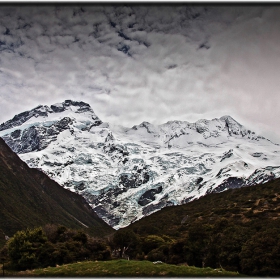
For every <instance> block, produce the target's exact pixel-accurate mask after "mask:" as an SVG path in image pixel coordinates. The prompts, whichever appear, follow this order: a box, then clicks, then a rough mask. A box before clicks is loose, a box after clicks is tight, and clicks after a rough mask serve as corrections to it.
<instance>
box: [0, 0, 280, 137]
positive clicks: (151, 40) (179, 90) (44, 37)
mask: <svg viewBox="0 0 280 280" xmlns="http://www.w3.org/2000/svg"><path fill="white" fill-rule="evenodd" d="M279 41H280V8H279V7H278V6H276V7H273V6H247V7H246V6H242V7H239V6H237V5H234V6H229V5H227V6H221V5H215V6H209V5H208V6H207V5H197V6H194V5H188V4H178V5H169V6H168V5H155V6H152V5H145V4H137V5H136V4H135V5H132V4H116V5H113V4H110V5H109V4H106V5H105V4H104V5H102V4H99V5H97V4H94V5H93V4H92V5H89V4H87V5H84V6H78V5H77V6H74V5H69V6H66V5H52V4H48V5H46V6H42V5H40V6H34V5H31V4H30V5H22V6H20V5H18V6H16V5H11V6H5V5H1V7H0V94H1V102H0V108H1V116H0V118H1V119H0V121H1V122H3V121H6V120H7V119H9V118H11V117H12V116H13V115H14V114H16V113H19V112H22V111H24V110H28V109H30V108H32V107H35V106H37V105H38V104H49V105H50V104H52V103H55V102H61V101H63V100H64V99H70V98H72V99H77V100H83V101H85V102H88V103H90V105H91V106H92V108H93V110H94V111H95V112H96V113H97V115H98V116H99V117H100V118H101V119H102V120H103V121H108V122H113V123H116V124H123V125H125V126H132V125H134V124H137V123H140V122H142V121H150V122H152V123H158V124H159V123H163V122H166V121H168V120H174V119H178V120H188V121H196V120H197V119H199V118H214V117H220V116H222V115H225V114H229V115H232V116H233V117H234V118H236V119H237V120H238V121H240V122H241V123H243V124H245V125H247V126H249V127H252V128H253V129H256V130H257V132H260V133H261V132H265V133H267V135H268V136H270V137H272V138H273V139H277V140H278V139H280V135H279V134H278V133H277V131H280V124H279V122H278V119H279V117H280V113H279V110H278V109H277V108H278V106H277V105H278V103H279V97H278V96H279V94H278V91H279V88H280V87H279V86H280V82H279V81H280V80H279V78H278V77H279V74H280V67H279V66H280V55H279V52H280V50H279V43H280V42H279ZM268 131H274V133H268ZM279 142H280V141H279Z"/></svg>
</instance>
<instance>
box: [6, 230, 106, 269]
mask: <svg viewBox="0 0 280 280" xmlns="http://www.w3.org/2000/svg"><path fill="white" fill-rule="evenodd" d="M1 253H2V255H3V257H6V259H7V260H9V265H10V267H11V268H13V269H17V270H25V269H34V268H38V267H47V266H56V265H62V264H66V263H72V262H77V261H84V260H109V259H110V256H111V254H110V250H109V248H108V246H107V244H106V243H105V242H104V241H102V240H99V239H95V238H93V237H90V236H89V235H87V234H85V233H84V232H83V231H80V230H72V229H67V228H66V227H64V226H56V225H46V226H45V227H43V228H42V227H38V228H34V229H27V230H23V231H18V232H17V233H16V234H15V235H14V236H13V237H12V238H11V239H10V240H9V241H8V243H7V244H6V245H5V246H4V248H3V249H2V252H1Z"/></svg>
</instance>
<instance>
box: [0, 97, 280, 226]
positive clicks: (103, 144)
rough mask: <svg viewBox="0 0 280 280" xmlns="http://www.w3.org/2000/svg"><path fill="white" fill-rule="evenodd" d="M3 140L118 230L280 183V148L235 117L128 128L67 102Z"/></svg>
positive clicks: (32, 116)
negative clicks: (194, 203) (180, 207)
mask: <svg viewBox="0 0 280 280" xmlns="http://www.w3.org/2000/svg"><path fill="white" fill-rule="evenodd" d="M0 136H1V137H2V138H3V139H4V140H5V141H6V143H7V144H8V145H9V146H10V147H11V148H12V149H13V150H14V151H15V152H17V153H18V154H19V155H20V157H21V158H22V159H23V160H24V161H25V162H26V163H27V164H28V165H29V166H30V167H35V168H38V169H40V170H42V171H44V172H45V173H46V174H48V176H50V177H51V178H53V179H54V180H56V181H57V182H58V183H59V184H61V185H63V186H64V187H65V188H66V189H69V190H71V191H73V192H77V193H79V194H81V195H82V196H83V197H84V198H85V199H86V200H87V202H88V203H89V204H90V206H91V207H92V208H93V209H94V210H95V211H96V213H97V214H98V215H99V216H100V217H102V219H104V220H105V221H106V222H107V223H108V224H110V225H111V226H113V227H115V228H119V227H124V226H126V225H128V224H129V223H131V222H133V221H135V220H137V219H140V218H142V217H143V216H146V215H149V214H151V213H153V212H155V211H158V210H160V209H162V208H164V207H166V206H170V205H177V204H182V203H187V202H189V201H191V200H194V199H197V198H199V197H201V196H203V195H205V194H208V193H211V192H221V191H224V190H226V189H229V188H239V187H242V186H246V185H252V184H257V183H261V182H266V181H268V180H271V179H272V178H278V177H280V168H279V162H280V148H279V145H276V144H273V143H272V142H270V141H269V140H267V139H265V138H264V137H261V136H257V135H256V134H255V133H254V132H252V131H251V130H248V129H246V128H245V127H244V126H242V125H241V124H239V123H238V122H236V121H235V120H234V119H233V118H231V117H230V116H224V117H221V118H219V119H213V120H205V119H202V120H199V121H197V122H195V123H189V122H186V121H169V122H167V123H165V124H162V125H153V124H151V123H148V122H142V123H141V124H140V125H135V126H133V127H132V128H125V127H121V126H117V125H115V126H113V125H110V124H108V123H103V122H102V121H101V120H100V119H99V118H98V117H97V116H96V115H95V114H94V112H93V110H92V109H91V107H90V106H89V105H88V104H86V103H84V102H76V101H71V100H66V101H64V102H63V103H58V104H54V105H51V106H50V107H48V106H38V107H36V108H35V109H33V110H30V111H27V112H24V113H21V114H19V115H16V116H15V117H14V118H13V119H12V120H9V121H7V122H5V123H4V124H2V125H1V126H0Z"/></svg>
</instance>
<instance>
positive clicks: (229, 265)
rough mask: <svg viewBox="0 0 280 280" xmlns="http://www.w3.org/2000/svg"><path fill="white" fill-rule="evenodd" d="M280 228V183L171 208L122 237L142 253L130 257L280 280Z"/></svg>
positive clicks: (131, 227) (130, 228) (122, 231)
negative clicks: (129, 238)
mask: <svg viewBox="0 0 280 280" xmlns="http://www.w3.org/2000/svg"><path fill="white" fill-rule="evenodd" d="M279 227H280V179H279V178H278V179H275V180H272V181H270V182H267V183H265V184H259V185H255V186H248V187H242V188H239V189H231V190H227V191H225V192H222V193H214V194H209V195H207V196H204V197H201V198H199V199H198V200H195V201H192V202H189V203H187V204H185V205H179V206H171V207H166V208H165V209H162V210H161V211H158V212H156V213H153V214H151V215H150V216H148V217H144V218H142V219H141V220H139V221H136V222H135V223H133V224H131V225H129V226H128V227H126V228H124V229H120V230H119V231H118V232H117V233H116V234H118V235H120V236H127V235H128V234H129V235H130V236H132V235H133V232H134V235H136V236H135V237H134V238H135V239H136V240H140V242H139V241H138V243H137V246H138V247H137V248H138V251H137V252H135V251H136V249H134V250H131V251H130V252H129V253H130V254H131V256H132V254H134V256H135V255H136V254H137V256H143V254H144V255H146V256H147V258H148V260H150V261H163V262H167V263H173V264H179V263H187V264H188V265H189V266H192V265H194V266H199V267H212V268H221V267H222V268H224V269H226V270H230V271H239V273H243V274H246V275H251V276H278V275H279V273H280V269H279V264H280V261H279V252H280V235H279ZM139 243H140V244H139ZM135 248H136V245H135Z"/></svg>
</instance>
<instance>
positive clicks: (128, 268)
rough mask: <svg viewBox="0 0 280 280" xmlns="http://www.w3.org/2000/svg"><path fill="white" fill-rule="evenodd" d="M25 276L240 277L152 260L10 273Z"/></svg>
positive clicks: (100, 262) (86, 262)
mask: <svg viewBox="0 0 280 280" xmlns="http://www.w3.org/2000/svg"><path fill="white" fill-rule="evenodd" d="M8 275H10V276H22V277H33V276H38V277H62V276H64V277H104V276H106V277H107V276H109V277H155V276H156V277H160V276H162V277H193V276H194V277H215V276H216V277H241V275H240V274H238V273H236V272H229V271H225V270H222V269H212V268H197V267H193V266H184V265H170V264H165V263H159V264H154V263H153V262H149V261H127V260H113V261H85V262H78V263H73V264H66V265H61V266H57V267H48V268H43V269H35V270H27V271H21V272H17V273H15V274H13V273H11V272H10V273H9V274H8Z"/></svg>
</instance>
